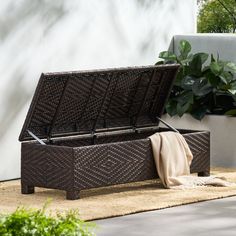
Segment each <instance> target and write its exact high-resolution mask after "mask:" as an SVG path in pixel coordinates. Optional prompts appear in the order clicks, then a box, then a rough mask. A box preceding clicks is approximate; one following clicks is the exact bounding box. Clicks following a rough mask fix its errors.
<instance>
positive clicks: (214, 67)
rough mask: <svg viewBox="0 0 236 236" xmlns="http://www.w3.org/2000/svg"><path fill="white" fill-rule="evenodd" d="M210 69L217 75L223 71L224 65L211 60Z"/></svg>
mask: <svg viewBox="0 0 236 236" xmlns="http://www.w3.org/2000/svg"><path fill="white" fill-rule="evenodd" d="M210 69H211V71H212V73H214V74H215V75H217V76H219V75H220V74H221V73H222V72H223V70H224V67H223V66H222V65H221V64H220V63H218V62H211V64H210Z"/></svg>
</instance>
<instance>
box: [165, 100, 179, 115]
mask: <svg viewBox="0 0 236 236" xmlns="http://www.w3.org/2000/svg"><path fill="white" fill-rule="evenodd" d="M166 112H167V113H168V114H169V115H170V116H175V115H176V114H177V101H174V100H172V99H169V101H168V102H167V104H166Z"/></svg>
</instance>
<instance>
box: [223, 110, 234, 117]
mask: <svg viewBox="0 0 236 236" xmlns="http://www.w3.org/2000/svg"><path fill="white" fill-rule="evenodd" d="M225 115H228V116H236V109H231V110H229V111H227V112H225Z"/></svg>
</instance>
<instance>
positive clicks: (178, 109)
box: [177, 102, 191, 117]
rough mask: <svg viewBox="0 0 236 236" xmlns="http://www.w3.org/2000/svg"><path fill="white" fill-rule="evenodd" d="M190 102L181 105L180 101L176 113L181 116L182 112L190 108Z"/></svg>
mask: <svg viewBox="0 0 236 236" xmlns="http://www.w3.org/2000/svg"><path fill="white" fill-rule="evenodd" d="M190 106H191V103H188V102H186V103H185V104H183V105H181V104H180V103H178V104H177V114H178V116H179V117H181V116H183V114H184V113H186V112H187V111H188V109H189V108H190Z"/></svg>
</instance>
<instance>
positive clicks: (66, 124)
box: [19, 65, 179, 141]
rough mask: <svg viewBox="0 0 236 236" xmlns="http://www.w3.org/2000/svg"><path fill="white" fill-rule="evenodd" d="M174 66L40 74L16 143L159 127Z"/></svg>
mask: <svg viewBox="0 0 236 236" xmlns="http://www.w3.org/2000/svg"><path fill="white" fill-rule="evenodd" d="M178 67H179V66H178V65H162V66H147V67H132V68H123V69H121V68H120V69H110V70H99V71H96V70H95V71H90V72H88V71H84V72H83V71H80V72H64V73H48V74H42V76H41V78H40V80H39V83H38V86H37V88H36V91H35V95H34V97H33V101H32V103H31V106H30V109H29V112H28V114H27V117H26V120H25V123H24V126H23V128H22V132H21V134H20V137H19V139H20V140H21V141H24V140H30V139H32V137H31V136H30V135H29V134H28V132H27V130H30V131H31V132H33V133H34V134H35V135H37V136H38V137H39V138H48V137H53V136H68V135H71V134H83V133H90V132H91V131H95V130H96V131H99V130H101V129H112V128H117V127H130V126H131V127H132V126H148V125H152V124H154V123H155V124H157V123H156V116H159V117H161V114H162V112H163V108H164V104H165V102H166V99H167V97H168V95H169V92H170V89H171V87H172V84H173V80H174V78H175V75H176V73H177V70H178Z"/></svg>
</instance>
